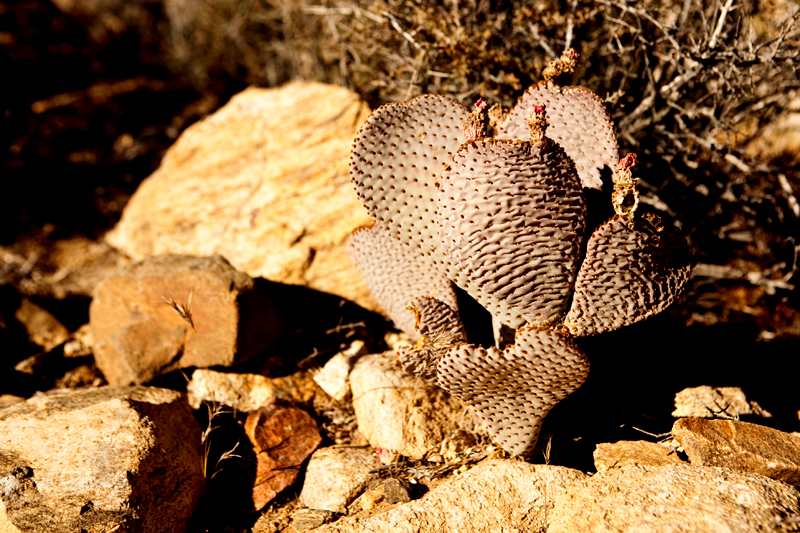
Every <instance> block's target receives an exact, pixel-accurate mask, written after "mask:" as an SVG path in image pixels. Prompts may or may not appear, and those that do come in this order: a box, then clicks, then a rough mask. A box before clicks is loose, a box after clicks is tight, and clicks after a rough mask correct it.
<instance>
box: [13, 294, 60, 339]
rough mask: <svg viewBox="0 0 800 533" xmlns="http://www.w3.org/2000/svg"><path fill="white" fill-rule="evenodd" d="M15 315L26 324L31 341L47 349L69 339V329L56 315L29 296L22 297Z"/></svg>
mask: <svg viewBox="0 0 800 533" xmlns="http://www.w3.org/2000/svg"><path fill="white" fill-rule="evenodd" d="M14 317H15V318H16V319H17V320H18V321H19V322H20V324H22V325H23V326H25V330H26V331H27V332H28V338H30V340H31V342H33V343H34V344H38V345H39V346H41V347H42V348H44V349H45V350H47V351H49V350H52V349H53V348H55V347H56V346H58V345H59V344H62V343H64V342H66V341H67V339H69V330H68V329H67V328H66V327H64V325H63V324H62V323H61V322H59V321H58V319H57V318H56V317H54V316H53V315H52V314H51V313H50V312H49V311H47V310H46V309H42V308H41V307H39V306H38V305H36V304H35V303H33V302H32V301H30V300H28V299H27V298H23V299H22V302H20V306H19V309H17V311H16V313H14Z"/></svg>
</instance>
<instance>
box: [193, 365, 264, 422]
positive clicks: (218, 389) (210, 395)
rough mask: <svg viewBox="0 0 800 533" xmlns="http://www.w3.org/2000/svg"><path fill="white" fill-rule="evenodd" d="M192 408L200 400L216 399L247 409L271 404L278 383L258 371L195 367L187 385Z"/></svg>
mask: <svg viewBox="0 0 800 533" xmlns="http://www.w3.org/2000/svg"><path fill="white" fill-rule="evenodd" d="M186 394H187V396H188V397H189V405H191V406H192V409H199V408H200V406H201V405H202V403H203V402H216V403H221V404H224V405H227V406H229V407H232V408H234V409H236V410H237V411H241V412H243V413H249V412H251V411H256V410H258V409H261V408H262V407H264V406H266V405H269V404H271V403H272V402H274V401H275V398H277V397H278V396H279V392H278V390H277V387H276V386H275V385H274V384H273V383H272V380H270V379H269V378H268V377H266V376H262V375H260V374H229V373H226V372H216V371H214V370H208V369H205V368H198V369H197V370H195V371H194V372H192V379H191V380H190V381H189V384H188V385H186Z"/></svg>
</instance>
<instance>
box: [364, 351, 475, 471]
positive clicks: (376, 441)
mask: <svg viewBox="0 0 800 533" xmlns="http://www.w3.org/2000/svg"><path fill="white" fill-rule="evenodd" d="M350 389H351V390H352V394H353V408H354V410H355V413H356V419H357V421H358V430H359V431H360V432H361V434H362V435H364V437H365V438H366V439H367V441H368V442H369V443H370V445H372V446H373V447H374V448H381V449H385V450H391V451H393V452H397V453H399V454H400V455H404V456H406V457H410V458H412V459H420V458H422V457H423V456H424V455H425V453H426V452H428V451H429V450H432V449H436V450H437V451H438V449H439V446H440V444H441V442H442V440H444V438H445V436H446V435H449V434H450V433H451V432H453V431H455V430H456V429H459V424H460V423H461V422H462V421H463V420H464V419H465V417H466V416H469V415H468V411H467V408H466V407H465V406H464V405H463V404H462V403H461V402H460V401H459V400H458V399H456V398H453V397H451V396H450V395H448V394H447V393H446V392H445V391H443V390H442V389H440V388H438V387H434V386H433V385H430V384H429V383H427V382H425V381H424V380H421V379H417V378H412V377H410V376H407V375H406V374H404V373H403V372H402V371H401V370H400V369H399V368H398V367H397V365H396V356H395V355H394V353H393V352H387V353H385V354H371V355H365V356H362V357H361V358H360V359H359V360H358V361H357V362H356V364H355V365H354V366H353V371H352V372H351V373H350Z"/></svg>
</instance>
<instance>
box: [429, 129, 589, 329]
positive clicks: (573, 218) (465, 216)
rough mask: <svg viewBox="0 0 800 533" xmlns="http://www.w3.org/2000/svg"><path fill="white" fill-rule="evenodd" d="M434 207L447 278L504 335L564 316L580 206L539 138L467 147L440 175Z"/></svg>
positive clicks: (568, 172)
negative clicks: (451, 271)
mask: <svg viewBox="0 0 800 533" xmlns="http://www.w3.org/2000/svg"><path fill="white" fill-rule="evenodd" d="M436 200H437V205H438V211H437V221H438V223H439V227H440V229H439V237H440V240H441V244H442V248H443V250H444V252H445V254H446V255H447V256H448V257H449V258H450V262H451V264H452V265H453V266H454V267H455V269H456V270H457V271H458V272H459V274H460V276H456V277H452V278H451V279H453V281H454V282H455V283H456V284H457V285H459V286H461V287H462V288H463V289H464V290H466V291H467V292H468V293H470V295H471V296H473V298H475V299H476V300H477V301H478V302H479V303H481V305H483V306H484V307H485V308H486V309H487V310H488V311H489V312H490V313H491V314H492V315H493V316H494V317H496V318H497V319H498V320H500V321H501V322H502V323H505V324H508V325H509V326H511V327H518V326H520V325H522V324H524V323H525V322H526V321H527V322H531V323H537V324H545V323H548V322H552V321H554V320H556V319H559V318H561V317H562V316H563V315H564V314H565V313H566V311H567V305H568V300H569V297H570V295H571V291H572V285H573V282H574V280H575V273H576V272H577V270H578V259H579V256H580V248H581V243H582V240H583V233H584V225H585V219H586V205H585V200H584V196H583V189H582V188H581V184H580V181H579V179H578V176H577V174H576V173H575V168H574V166H573V164H572V161H571V160H570V159H569V157H567V155H566V154H565V152H564V150H563V149H562V148H561V147H559V146H558V145H556V144H555V143H553V142H551V141H549V140H548V139H546V138H545V139H543V140H542V141H540V142H538V143H534V144H531V143H527V142H522V141H508V140H504V141H500V140H495V139H480V140H476V141H473V142H471V143H467V144H465V145H464V146H462V147H461V148H460V149H459V150H458V152H457V153H456V155H455V158H454V159H453V161H452V163H450V165H448V167H447V168H446V169H445V171H444V173H443V174H442V178H441V180H440V181H439V183H438V187H437V193H436ZM461 277H464V278H466V279H467V280H468V283H467V284H462V283H461V282H460V281H461V279H460V278H461ZM473 288H474V289H477V291H475V290H472V289H473ZM485 295H490V296H491V297H492V300H493V301H488V300H487V299H486V298H484V296H485ZM495 302H497V303H495Z"/></svg>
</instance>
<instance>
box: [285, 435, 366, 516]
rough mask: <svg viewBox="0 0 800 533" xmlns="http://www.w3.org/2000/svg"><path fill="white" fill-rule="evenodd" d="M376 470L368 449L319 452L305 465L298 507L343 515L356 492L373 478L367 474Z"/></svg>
mask: <svg viewBox="0 0 800 533" xmlns="http://www.w3.org/2000/svg"><path fill="white" fill-rule="evenodd" d="M376 466H378V464H377V462H376V460H375V454H374V452H373V451H372V449H370V448H353V447H350V446H342V447H338V446H333V447H329V448H321V449H319V450H317V451H316V452H314V455H312V456H311V459H310V460H309V461H308V467H307V468H306V474H305V481H304V482H303V490H301V491H300V503H301V504H303V505H305V506H306V507H310V508H311V509H322V510H326V511H333V512H334V513H343V512H345V511H346V510H347V505H348V504H349V503H350V502H351V501H352V500H353V498H355V497H356V496H357V495H358V493H359V491H360V490H361V489H363V488H364V486H365V485H366V484H367V483H369V482H370V481H372V480H373V479H375V478H376V475H375V474H370V473H369V472H370V470H372V469H374V468H375V467H376Z"/></svg>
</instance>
